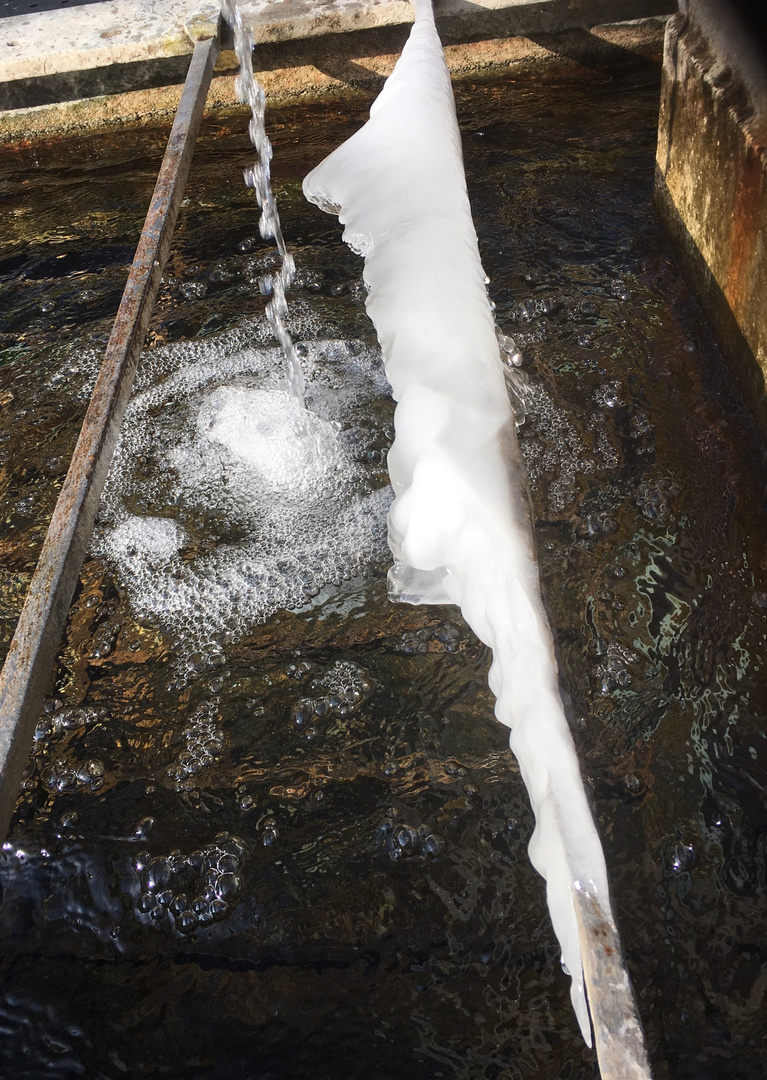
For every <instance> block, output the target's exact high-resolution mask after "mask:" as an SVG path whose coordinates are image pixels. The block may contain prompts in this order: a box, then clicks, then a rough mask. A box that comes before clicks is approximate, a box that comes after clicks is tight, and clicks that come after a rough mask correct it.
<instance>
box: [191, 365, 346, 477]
mask: <svg viewBox="0 0 767 1080" xmlns="http://www.w3.org/2000/svg"><path fill="white" fill-rule="evenodd" d="M197 428H198V431H199V433H200V435H201V436H202V438H203V439H209V440H210V441H211V442H213V443H218V444H219V445H221V446H223V447H225V448H226V449H227V450H228V451H229V453H230V454H231V455H232V456H233V457H235V458H236V459H237V460H238V461H241V462H242V463H243V464H244V465H247V466H249V467H250V468H252V469H253V470H254V471H255V473H256V474H257V476H258V478H259V480H260V482H261V485H262V486H263V487H265V488H268V489H271V490H273V491H287V492H290V493H293V494H297V493H298V492H302V493H303V492H308V491H311V490H313V489H314V490H316V491H324V490H325V489H326V488H327V487H328V485H329V484H330V483H331V481H335V480H336V479H337V476H338V474H339V471H340V472H341V474H343V472H344V471H348V467H347V462H346V459H345V457H344V451H343V447H342V446H341V445H340V444H339V442H338V437H337V426H336V425H334V424H331V423H330V422H329V421H327V420H323V419H322V418H321V417H319V416H317V415H316V414H315V413H310V412H305V411H303V410H301V409H298V408H296V406H295V404H294V403H293V402H292V400H291V399H290V398H288V397H286V395H285V392H284V391H283V390H281V389H274V390H256V389H250V388H247V387H237V386H220V387H218V388H217V389H215V390H214V391H213V392H212V393H211V394H209V395H208V397H206V399H205V401H204V402H203V404H202V406H201V407H200V411H199V413H198V416H197Z"/></svg>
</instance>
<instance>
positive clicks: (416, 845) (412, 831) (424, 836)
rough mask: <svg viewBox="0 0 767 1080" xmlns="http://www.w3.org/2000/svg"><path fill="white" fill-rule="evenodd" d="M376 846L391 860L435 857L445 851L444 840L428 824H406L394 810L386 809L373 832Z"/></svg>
mask: <svg viewBox="0 0 767 1080" xmlns="http://www.w3.org/2000/svg"><path fill="white" fill-rule="evenodd" d="M375 842H376V846H377V847H379V848H383V849H384V851H385V852H386V855H387V856H388V857H389V859H391V861H392V862H399V861H400V860H401V859H407V858H414V857H416V856H419V855H420V856H421V857H429V858H437V857H438V856H440V855H442V854H443V853H444V851H445V847H446V844H445V841H444V839H443V837H441V836H440V835H439V834H438V833H435V832H433V831H432V830H431V829H430V828H429V827H428V825H419V826H417V827H416V826H414V825H408V824H407V822H404V821H401V820H400V819H399V815H398V814H397V811H396V810H393V809H392V810H388V811H387V812H386V814H385V815H384V817H383V820H382V821H381V823H380V825H378V827H377V828H376V833H375Z"/></svg>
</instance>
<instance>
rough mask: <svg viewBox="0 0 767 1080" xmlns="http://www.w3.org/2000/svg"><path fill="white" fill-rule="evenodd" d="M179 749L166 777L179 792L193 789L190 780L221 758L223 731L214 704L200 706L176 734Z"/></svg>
mask: <svg viewBox="0 0 767 1080" xmlns="http://www.w3.org/2000/svg"><path fill="white" fill-rule="evenodd" d="M180 738H181V743H182V747H181V750H180V752H179V754H178V756H177V757H176V759H175V761H174V762H173V763H172V764H171V765H169V766H168V770H167V773H168V776H169V777H170V779H171V780H174V781H175V784H176V787H177V789H178V790H179V791H191V790H192V789H193V788H194V781H193V780H192V777H193V776H195V775H196V774H197V773H199V772H201V771H202V770H203V769H204V768H206V767H207V766H208V765H213V764H214V762H216V761H218V760H219V758H220V757H221V752H222V751H223V749H224V729H223V727H222V725H221V715H220V713H219V712H218V708H217V704H216V702H214V701H206V702H203V704H202V705H199V706H198V707H197V708H196V709H195V711H194V712H193V713H192V715H191V717H190V718H189V721H188V723H187V725H186V727H184V728H183V729H182V731H181V734H180Z"/></svg>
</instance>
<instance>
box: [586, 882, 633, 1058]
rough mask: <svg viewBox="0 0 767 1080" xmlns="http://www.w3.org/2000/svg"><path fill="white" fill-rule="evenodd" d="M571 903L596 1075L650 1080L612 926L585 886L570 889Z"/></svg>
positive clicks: (619, 941)
mask: <svg viewBox="0 0 767 1080" xmlns="http://www.w3.org/2000/svg"><path fill="white" fill-rule="evenodd" d="M573 903H574V904H575V914H576V917H577V919H578V930H579V936H580V942H581V953H582V955H583V976H584V980H585V983H586V1000H587V1001H588V1004H589V1012H590V1014H591V1023H592V1026H593V1028H594V1041H595V1044H596V1051H597V1060H598V1062H599V1071H600V1074H601V1076H602V1080H652V1073H651V1072H650V1063H649V1061H648V1060H647V1050H646V1049H645V1043H644V1033H643V1031H642V1023H641V1020H640V1019H639V1010H638V1008H637V1003H636V998H635V997H634V990H633V988H632V986H631V979H630V978H629V973H628V969H627V967H626V961H625V959H624V957H623V946H622V945H621V939H620V935H619V934H618V929H617V927H616V926H615V923H614V922H613V921H612V918H611V917H610V916H609V915H605V913H604V911H603V910H602V908H601V906H600V904H599V902H598V901H597V900H596V899H595V898H594V897H593V896H591V895H590V894H589V893H588V892H587V891H586V890H585V889H576V890H575V891H574V892H573Z"/></svg>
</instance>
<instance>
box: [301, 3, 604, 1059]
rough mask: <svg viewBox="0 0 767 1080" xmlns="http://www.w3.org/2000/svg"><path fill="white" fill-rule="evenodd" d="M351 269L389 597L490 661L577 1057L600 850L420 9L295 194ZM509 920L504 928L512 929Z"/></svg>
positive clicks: (443, 86) (455, 135)
mask: <svg viewBox="0 0 767 1080" xmlns="http://www.w3.org/2000/svg"><path fill="white" fill-rule="evenodd" d="M304 193H305V194H306V196H307V198H308V199H309V200H310V201H312V202H314V203H316V204H317V205H318V206H320V207H321V208H322V209H324V210H327V211H329V212H332V213H337V214H338V216H339V219H340V221H341V222H342V223H343V225H344V226H345V229H344V239H345V240H346V242H347V243H348V244H350V245H351V246H352V247H353V248H354V249H355V250H356V251H358V252H360V253H362V254H364V256H365V282H366V285H367V286H368V288H369V294H368V297H367V310H368V314H369V315H370V317H371V319H372V321H373V323H374V324H375V327H376V330H377V332H378V337H379V340H380V343H381V347H382V350H383V355H384V361H385V364H386V372H387V376H388V379H389V382H390V383H391V386H392V390H393V394H394V398H395V400H396V401H397V409H396V414H395V430H396V438H395V441H394V445H393V447H392V449H391V452H390V454H389V473H390V476H391V482H392V486H393V488H394V493H395V501H394V503H393V505H392V507H391V510H390V513H389V543H390V546H391V549H392V552H393V555H394V560H395V561H394V566H393V568H392V570H391V571H390V573H389V580H390V592H391V595H392V596H393V598H395V599H399V600H405V601H408V602H410V603H453V604H458V605H460V607H461V610H462V612H463V615H464V617H465V619H466V621H467V622H468V623H469V625H470V626H471V627H472V629H473V630H474V632H475V633H476V634H477V636H478V637H479V638H481V639H482V641H484V642H485V643H486V644H487V645H489V646H490V647H491V649H492V651H493V663H492V667H491V669H490V688H491V689H492V691H493V693H494V694H495V696H496V699H497V701H496V707H495V711H496V715H497V717H498V719H499V720H500V721H501V722H502V723H504V724H506V725H507V726H508V727H509V728H510V729H511V736H510V745H511V748H512V750H513V752H514V754H515V755H516V757H517V760H518V762H519V766H520V769H521V772H522V776H523V778H524V781H525V784H526V785H527V789H528V792H529V795H530V800H531V802H532V806H533V809H534V811H535V818H536V827H535V831H534V833H533V837H532V840H531V841H530V858H531V860H532V862H533V865H534V866H535V867H536V869H537V870H538V872H539V873H540V874H542V875H543V877H544V878H545V879H546V888H547V898H548V904H549V910H550V912H551V918H552V922H553V925H554V930H555V932H556V935H557V937H558V939H559V942H560V945H561V948H562V955H563V961H564V964H565V965H566V968H567V970H568V971H569V972H570V973H571V975H572V980H573V982H572V988H571V996H572V1000H573V1005H574V1007H575V1011H576V1014H577V1016H578V1020H579V1023H580V1025H581V1030H582V1032H583V1035H584V1038H585V1039H586V1041H587V1043H589V1045H590V1044H591V1035H590V1025H589V1016H588V1009H587V1006H586V1000H585V995H584V989H583V986H584V981H583V963H582V954H581V945H580V942H579V932H578V920H577V916H576V912H575V905H574V900H573V896H574V890H575V889H583V890H586V891H587V892H588V893H589V894H591V895H592V896H594V897H595V898H596V899H597V900H598V902H599V904H600V906H601V908H602V910H603V911H604V912H605V913H606V914H607V916H608V918H609V917H610V916H609V912H610V905H609V895H608V883H607V874H606V869H605V861H604V855H603V852H602V846H601V843H600V840H599V837H598V835H597V832H596V829H595V826H594V822H593V818H592V814H591V810H590V808H589V804H588V802H587V799H586V795H585V791H584V786H583V781H582V778H581V771H580V766H579V762H578V757H577V754H576V751H575V747H574V744H573V740H572V737H571V734H570V729H569V726H568V723H567V720H566V717H565V713H564V709H563V706H562V702H561V699H560V695H559V691H558V683H557V666H556V661H555V655H554V646H553V641H552V635H551V631H550V627H549V624H548V621H547V617H546V614H545V612H544V608H543V605H542V602H541V594H540V587H539V581H538V570H537V563H536V557H535V550H534V544H533V539H532V530H531V520H530V507H529V501H528V496H527V488H526V483H525V477H524V475H523V467H522V464H521V460H520V454H519V448H518V444H517V438H516V432H515V424H514V414H513V412H512V409H511V406H510V404H509V398H508V396H507V392H506V386H505V383H504V374H503V370H502V366H501V362H500V358H499V346H498V341H497V339H496V332H495V326H494V321H493V315H492V311H491V308H490V304H489V301H488V297H487V293H486V286H485V282H486V278H485V274H484V272H483V269H482V265H481V262H480V257H479V251H478V247H477V237H476V233H475V230H474V224H473V222H472V218H471V211H470V207H469V200H468V195H467V192H466V180H465V176H464V171H463V161H462V154H461V140H460V134H459V131H458V124H457V121H456V114H455V103H454V99H453V93H452V88H451V85H450V76H449V73H448V70H447V66H446V64H445V60H444V55H443V52H442V46H441V43H440V40H439V37H438V35H437V31H436V29H435V26H434V19H433V15H432V11H431V3H430V0H416V22H415V26H414V28H413V30H412V33H411V35H410V39H409V41H408V43H407V45H406V46H405V50H404V52H403V54H402V56H401V58H400V60H399V62H398V63H397V66H396V68H395V70H394V72H393V74H392V75H391V77H390V78H389V79H388V81H387V82H386V85H385V86H384V89H383V91H382V92H381V94H380V96H379V97H378V99H377V100H376V101H375V103H374V104H373V107H372V109H371V112H370V120H369V121H368V123H367V124H366V125H365V126H364V127H363V128H362V129H361V130H360V131H358V132H357V133H356V134H355V135H354V136H352V138H350V139H349V140H348V141H347V142H346V143H344V144H343V145H342V146H341V147H339V148H338V149H337V150H336V151H335V152H334V153H332V154H331V155H330V156H329V157H328V158H327V159H326V160H325V161H323V162H322V163H321V164H320V165H319V166H318V167H317V168H316V169H314V171H313V172H312V173H310V175H309V176H308V177H307V178H306V180H305V181H304ZM512 914H513V913H510V915H512Z"/></svg>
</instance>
